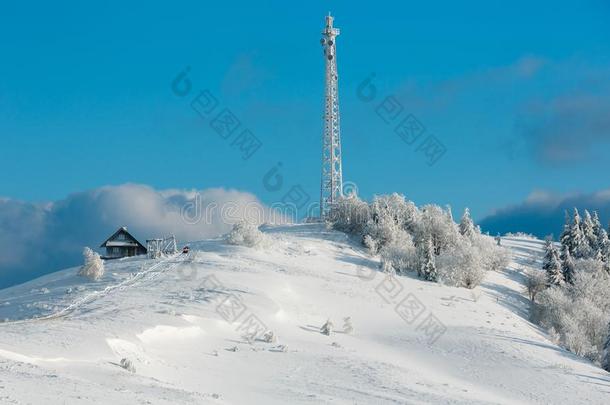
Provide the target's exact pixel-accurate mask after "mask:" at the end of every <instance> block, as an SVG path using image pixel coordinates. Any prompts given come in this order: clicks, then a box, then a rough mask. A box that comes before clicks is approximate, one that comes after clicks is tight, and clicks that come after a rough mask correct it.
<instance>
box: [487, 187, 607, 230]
mask: <svg viewBox="0 0 610 405" xmlns="http://www.w3.org/2000/svg"><path fill="white" fill-rule="evenodd" d="M574 208H578V209H579V210H580V211H582V210H585V209H587V210H589V211H590V212H593V211H597V213H598V214H599V217H600V219H601V221H602V224H605V225H607V221H608V220H610V189H606V190H600V191H596V192H593V193H571V194H565V195H562V194H555V193H551V192H547V191H535V192H533V193H531V194H530V195H529V197H528V198H527V199H526V200H525V201H524V202H522V203H521V204H517V205H513V206H509V207H506V208H502V209H499V210H497V211H496V212H495V213H493V214H492V215H489V216H488V217H486V218H484V219H483V220H482V221H480V223H479V224H480V226H481V228H482V229H483V231H488V232H489V233H490V234H491V235H495V234H496V233H500V234H504V233H507V232H525V233H531V234H533V235H535V236H538V237H540V238H543V237H545V236H546V235H549V234H553V235H554V236H555V238H557V237H558V236H559V234H560V233H561V230H562V228H563V223H564V220H565V212H566V210H567V211H568V212H570V213H571V212H572V210H573V209H574Z"/></svg>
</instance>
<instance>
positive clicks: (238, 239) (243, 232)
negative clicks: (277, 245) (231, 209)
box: [226, 221, 267, 247]
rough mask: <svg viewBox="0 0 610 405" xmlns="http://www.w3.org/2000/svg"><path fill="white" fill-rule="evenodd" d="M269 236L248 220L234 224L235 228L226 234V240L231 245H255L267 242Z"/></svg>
mask: <svg viewBox="0 0 610 405" xmlns="http://www.w3.org/2000/svg"><path fill="white" fill-rule="evenodd" d="M266 241H267V236H266V235H265V234H264V233H262V232H261V231H260V230H259V229H258V227H257V226H255V225H253V224H251V223H250V222H247V221H241V222H238V223H236V224H235V225H233V229H232V230H231V232H229V233H228V234H227V236H226V242H227V243H229V244H231V245H240V246H247V247H255V246H259V245H262V244H264V243H266Z"/></svg>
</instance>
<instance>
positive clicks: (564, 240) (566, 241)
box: [559, 210, 572, 247]
mask: <svg viewBox="0 0 610 405" xmlns="http://www.w3.org/2000/svg"><path fill="white" fill-rule="evenodd" d="M564 212H565V221H564V223H563V231H561V236H559V242H561V244H562V245H563V246H568V247H570V246H571V245H572V243H571V241H570V232H571V230H572V221H571V219H570V214H568V210H565V211H564Z"/></svg>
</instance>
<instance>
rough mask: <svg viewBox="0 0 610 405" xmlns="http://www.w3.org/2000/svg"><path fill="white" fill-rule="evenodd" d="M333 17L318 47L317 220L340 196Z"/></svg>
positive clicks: (328, 21) (327, 211)
mask: <svg viewBox="0 0 610 405" xmlns="http://www.w3.org/2000/svg"><path fill="white" fill-rule="evenodd" d="M333 20H334V19H333V17H332V16H331V15H330V12H329V13H328V16H326V27H324V30H323V31H322V39H321V40H320V43H321V44H322V47H323V48H324V60H325V61H326V82H325V94H324V132H323V135H322V179H321V184H320V218H321V219H325V218H327V217H328V214H329V213H330V210H331V208H332V206H333V205H334V204H336V203H337V201H338V200H339V198H340V197H341V196H342V195H343V174H342V168H341V130H340V125H339V86H338V81H339V80H338V79H339V77H338V74H337V44H336V38H337V36H338V35H339V32H340V31H339V29H338V28H335V27H333Z"/></svg>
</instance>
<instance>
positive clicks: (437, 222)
mask: <svg viewBox="0 0 610 405" xmlns="http://www.w3.org/2000/svg"><path fill="white" fill-rule="evenodd" d="M331 212H333V214H332V215H331V218H332V220H331V223H332V225H333V227H334V228H335V229H338V230H342V231H344V232H348V233H350V234H353V235H357V236H359V237H360V238H361V240H362V243H363V245H364V246H366V247H367V248H368V249H369V251H370V252H371V253H372V254H379V256H380V258H381V263H382V267H383V269H384V271H388V272H393V273H396V274H404V273H405V272H408V271H413V272H417V273H418V275H419V276H421V277H422V278H425V279H427V280H431V281H440V282H443V283H446V284H449V285H455V286H460V287H467V288H473V287H475V286H476V285H479V283H480V282H481V281H482V280H483V277H484V276H485V273H486V271H488V270H491V271H493V270H498V269H501V268H504V267H506V265H507V262H508V254H507V252H506V250H505V249H503V248H501V247H500V246H497V245H496V244H494V242H493V239H492V238H491V237H489V236H485V235H482V234H481V233H480V230H479V229H478V228H477V227H476V226H475V225H474V223H473V222H472V218H470V213H469V212H468V210H466V212H465V213H464V217H463V219H462V224H461V225H458V224H456V223H455V222H453V220H452V214H451V210H450V208H449V207H447V208H446V209H443V208H441V207H439V206H437V205H426V206H424V207H422V208H421V209H419V208H418V207H416V206H415V204H413V202H411V201H408V200H406V199H405V198H404V197H403V196H401V195H398V194H392V195H384V196H376V197H374V198H373V201H372V202H371V203H369V204H368V205H367V204H366V203H365V202H363V201H361V200H358V199H357V198H356V197H350V198H349V199H344V200H341V202H340V203H338V204H336V205H335V206H334V207H333V209H332V211H331ZM359 212H360V213H363V214H362V215H356V214H355V213H359ZM363 218H364V219H363ZM461 231H463V232H464V235H462V232H461ZM430 244H431V245H432V250H431V253H430V249H429V247H430ZM441 273H442V274H441Z"/></svg>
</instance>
